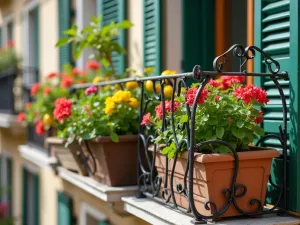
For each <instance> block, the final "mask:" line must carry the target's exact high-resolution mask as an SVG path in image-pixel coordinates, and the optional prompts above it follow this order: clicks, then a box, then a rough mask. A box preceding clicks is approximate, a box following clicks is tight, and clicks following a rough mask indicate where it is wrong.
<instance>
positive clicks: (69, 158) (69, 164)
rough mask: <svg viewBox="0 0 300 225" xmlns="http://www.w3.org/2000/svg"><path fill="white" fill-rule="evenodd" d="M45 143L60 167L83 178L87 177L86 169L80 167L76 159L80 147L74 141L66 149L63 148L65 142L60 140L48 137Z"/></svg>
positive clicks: (77, 158)
mask: <svg viewBox="0 0 300 225" xmlns="http://www.w3.org/2000/svg"><path fill="white" fill-rule="evenodd" d="M46 142H47V144H49V145H50V152H51V153H50V154H51V156H55V157H56V158H57V160H58V161H59V162H60V164H61V166H62V167H64V168H66V169H68V170H71V171H74V172H78V173H79V174H81V175H84V176H86V175H88V173H87V170H86V168H85V167H84V166H81V162H80V159H79V157H78V155H79V154H78V153H79V152H80V150H81V146H80V145H79V144H78V143H77V142H76V141H75V142H73V143H72V144H70V145H69V146H68V148H65V140H64V139H62V138H56V137H49V138H47V139H46Z"/></svg>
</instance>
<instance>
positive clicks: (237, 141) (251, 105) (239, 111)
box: [142, 76, 269, 158]
mask: <svg viewBox="0 0 300 225" xmlns="http://www.w3.org/2000/svg"><path fill="white" fill-rule="evenodd" d="M243 81H244V78H243V77H235V76H231V77H229V76H227V77H225V76H222V77H221V78H220V79H219V80H211V81H210V82H209V84H208V85H206V87H205V89H204V90H203V91H202V92H201V94H200V96H199V98H198V100H197V109H196V115H195V142H196V143H200V142H203V141H207V140H216V139H219V140H223V141H225V142H227V143H229V144H231V146H232V147H233V148H234V150H235V151H245V150H248V149H249V143H252V142H253V141H254V140H255V139H257V138H258V136H259V135H263V134H264V130H263V129H262V128H261V127H260V126H259V124H260V123H262V120H263V114H262V111H260V110H258V109H257V108H258V107H261V106H264V105H265V104H267V103H268V101H269V100H268V99H267V97H266V95H267V94H266V92H265V91H263V90H262V89H260V88H258V87H255V86H253V85H249V86H246V87H243V85H242V84H241V83H242V82H243ZM198 86H199V84H193V85H192V86H191V88H189V89H188V90H187V92H186V93H185V94H184V95H181V96H179V97H176V98H175V100H174V103H173V105H174V106H173V109H172V103H171V101H169V100H166V101H165V109H163V106H162V103H160V104H159V105H157V106H156V108H155V111H156V112H155V114H156V115H155V116H154V115H153V116H151V115H150V114H149V113H148V114H146V115H144V119H143V121H142V125H145V126H154V127H155V130H157V137H156V139H155V142H156V144H158V145H162V144H166V143H167V146H166V147H164V148H163V149H162V153H163V154H165V155H168V157H169V158H172V157H174V155H175V153H176V150H177V147H176V144H175V141H174V139H175V137H174V134H173V132H172V128H171V127H172V126H171V125H172V119H171V115H172V111H173V112H174V128H175V134H176V138H177V140H178V142H181V141H182V140H183V139H187V138H188V137H189V135H190V134H189V133H188V132H187V131H186V129H182V128H183V127H185V125H187V124H189V126H190V123H191V122H190V117H189V116H188V115H189V113H188V110H190V109H191V107H192V106H193V103H194V100H195V95H196V93H197V91H198V88H199V87H198ZM163 110H165V113H166V120H167V121H170V123H171V124H169V125H168V126H167V127H166V129H165V131H164V132H162V130H161V126H162V119H163V118H162V117H163ZM179 150H180V152H183V151H186V146H184V147H183V148H182V149H179ZM202 152H205V153H228V152H231V151H230V149H229V148H228V147H226V146H224V145H221V144H216V143H214V144H209V145H206V146H205V148H203V149H202Z"/></svg>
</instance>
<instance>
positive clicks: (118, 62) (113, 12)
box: [98, 0, 126, 75]
mask: <svg viewBox="0 0 300 225" xmlns="http://www.w3.org/2000/svg"><path fill="white" fill-rule="evenodd" d="M98 4H99V10H100V11H99V13H100V14H101V15H102V24H103V25H107V24H110V23H111V21H114V22H116V23H118V22H120V21H122V20H124V19H125V13H126V1H125V0H100V1H99V2H98ZM115 41H118V42H119V43H120V45H121V46H122V47H123V48H125V47H126V32H125V30H122V31H121V32H120V35H119V37H118V38H116V39H115ZM112 62H113V65H114V67H115V70H116V73H117V75H118V74H122V73H124V72H125V66H126V62H125V56H124V54H123V55H118V54H116V53H113V55H112Z"/></svg>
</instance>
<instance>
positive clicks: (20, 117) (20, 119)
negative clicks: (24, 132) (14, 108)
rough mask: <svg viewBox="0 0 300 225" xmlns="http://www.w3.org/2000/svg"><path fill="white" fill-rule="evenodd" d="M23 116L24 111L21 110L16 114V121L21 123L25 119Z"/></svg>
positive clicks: (24, 115)
mask: <svg viewBox="0 0 300 225" xmlns="http://www.w3.org/2000/svg"><path fill="white" fill-rule="evenodd" d="M25 117H26V114H25V113H23V112H21V113H19V115H18V122H19V123H22V122H23V121H24V120H25Z"/></svg>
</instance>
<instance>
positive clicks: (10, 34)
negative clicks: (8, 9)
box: [5, 22, 14, 44]
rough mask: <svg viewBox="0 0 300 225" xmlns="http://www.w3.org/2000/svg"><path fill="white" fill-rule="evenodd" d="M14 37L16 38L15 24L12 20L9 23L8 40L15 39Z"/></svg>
mask: <svg viewBox="0 0 300 225" xmlns="http://www.w3.org/2000/svg"><path fill="white" fill-rule="evenodd" d="M13 39H14V24H13V22H10V23H8V24H7V41H13ZM5 44H7V43H5Z"/></svg>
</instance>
